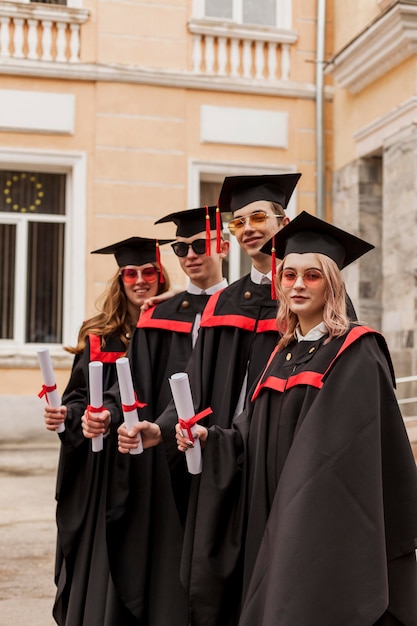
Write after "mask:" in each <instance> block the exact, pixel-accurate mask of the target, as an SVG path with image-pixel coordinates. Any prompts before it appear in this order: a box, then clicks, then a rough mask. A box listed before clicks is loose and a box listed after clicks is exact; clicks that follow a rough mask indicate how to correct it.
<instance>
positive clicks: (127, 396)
mask: <svg viewBox="0 0 417 626" xmlns="http://www.w3.org/2000/svg"><path fill="white" fill-rule="evenodd" d="M116 368H117V377H118V379H119V390H120V398H121V400H122V405H123V416H124V418H125V424H126V428H127V430H128V431H129V430H130V429H131V428H133V426H135V424H137V423H138V422H139V417H138V411H137V409H136V406H137V405H136V402H137V400H136V397H135V391H134V389H133V382H132V373H131V371H130V364H129V359H128V358H127V357H125V356H122V357H120V358H119V359H117V360H116ZM126 407H134V408H132V409H130V410H126ZM142 452H143V446H142V439H141V437H140V434H139V445H138V447H137V448H134V449H133V450H130V452H129V454H141V453H142Z"/></svg>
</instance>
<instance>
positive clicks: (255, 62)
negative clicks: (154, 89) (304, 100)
mask: <svg viewBox="0 0 417 626" xmlns="http://www.w3.org/2000/svg"><path fill="white" fill-rule="evenodd" d="M188 30H189V32H190V33H191V34H192V35H193V54H192V65H193V67H192V71H193V73H194V74H199V75H204V76H216V77H226V78H233V79H239V78H240V79H245V80H252V79H254V80H257V81H266V82H274V81H278V80H279V81H286V80H290V78H291V56H290V48H291V45H292V44H294V43H295V42H296V41H297V38H298V35H297V33H295V32H294V31H292V30H288V29H277V28H267V27H262V26H258V27H255V26H246V25H242V24H240V25H237V24H231V23H230V24H229V23H227V22H218V21H212V20H207V19H204V20H191V21H190V22H189V23H188Z"/></svg>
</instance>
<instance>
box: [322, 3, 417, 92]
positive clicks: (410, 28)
mask: <svg viewBox="0 0 417 626" xmlns="http://www.w3.org/2000/svg"><path fill="white" fill-rule="evenodd" d="M416 53H417V4H416V3H415V2H410V3H408V2H397V3H396V4H395V5H394V6H392V8H390V9H389V10H388V11H387V12H386V13H384V14H383V15H382V16H381V17H380V18H379V19H377V20H376V21H375V22H374V23H373V24H371V26H369V27H368V28H367V29H366V30H365V31H363V32H362V33H361V34H360V35H358V37H356V39H354V40H353V41H352V42H351V43H350V44H348V45H347V46H346V47H345V48H344V49H343V50H342V51H341V52H339V53H338V54H336V56H335V57H333V59H332V60H331V62H330V63H329V65H328V66H327V68H326V70H325V71H326V73H328V74H332V76H333V77H334V79H335V80H336V81H337V82H338V83H339V85H340V86H341V87H344V88H346V89H348V90H349V91H350V92H351V93H359V92H360V91H362V90H363V89H364V88H365V87H367V86H368V85H369V84H370V83H372V82H374V81H375V80H377V79H378V78H380V77H381V76H383V75H384V74H386V73H387V72H389V71H390V70H391V69H393V68H394V67H396V66H398V65H399V64H400V63H402V62H403V61H405V60H406V59H408V58H409V57H410V56H413V55H415V54H416Z"/></svg>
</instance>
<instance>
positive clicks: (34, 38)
mask: <svg viewBox="0 0 417 626" xmlns="http://www.w3.org/2000/svg"><path fill="white" fill-rule="evenodd" d="M38 56H39V55H38V20H28V59H37V58H38Z"/></svg>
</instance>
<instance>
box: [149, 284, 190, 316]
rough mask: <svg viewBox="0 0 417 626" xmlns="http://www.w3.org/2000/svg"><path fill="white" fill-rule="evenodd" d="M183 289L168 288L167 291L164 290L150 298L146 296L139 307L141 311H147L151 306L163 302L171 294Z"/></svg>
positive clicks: (173, 294)
mask: <svg viewBox="0 0 417 626" xmlns="http://www.w3.org/2000/svg"><path fill="white" fill-rule="evenodd" d="M181 291H183V290H182V289H168V291H164V292H163V293H160V294H159V295H158V296H153V297H152V298H147V299H146V300H144V302H143V304H142V306H141V307H140V311H141V313H143V312H144V311H147V310H148V309H150V308H151V306H155V305H156V304H159V303H160V302H165V300H169V299H170V298H172V296H175V295H176V294H177V293H180V292H181Z"/></svg>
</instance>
